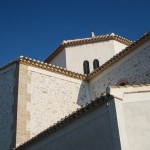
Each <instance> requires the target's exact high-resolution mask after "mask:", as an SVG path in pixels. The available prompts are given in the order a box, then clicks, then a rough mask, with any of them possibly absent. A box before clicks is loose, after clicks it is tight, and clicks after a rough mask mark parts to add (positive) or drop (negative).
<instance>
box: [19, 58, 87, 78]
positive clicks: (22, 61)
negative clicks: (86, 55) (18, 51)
mask: <svg viewBox="0 0 150 150" xmlns="http://www.w3.org/2000/svg"><path fill="white" fill-rule="evenodd" d="M18 62H19V63H20V64H24V65H27V66H32V67H36V68H40V69H43V70H47V71H50V72H54V73H57V74H61V75H64V76H68V77H71V78H74V79H79V80H84V79H85V78H86V75H83V74H80V73H76V72H73V71H69V70H67V69H65V68H62V67H58V66H55V65H51V64H47V63H44V62H41V61H38V60H35V59H31V58H28V57H23V56H21V57H20V59H19V60H18Z"/></svg>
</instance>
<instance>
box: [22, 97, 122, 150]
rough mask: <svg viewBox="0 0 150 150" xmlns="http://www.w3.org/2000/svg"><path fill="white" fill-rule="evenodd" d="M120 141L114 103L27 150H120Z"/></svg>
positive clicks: (86, 115)
mask: <svg viewBox="0 0 150 150" xmlns="http://www.w3.org/2000/svg"><path fill="white" fill-rule="evenodd" d="M112 129H113V130H112ZM118 137H119V134H118V128H117V120H116V112H115V105H114V101H113V100H111V101H109V103H108V104H104V105H102V106H100V107H99V108H95V110H92V111H90V112H89V113H87V114H85V115H83V116H81V117H80V118H78V119H77V120H75V121H72V122H71V123H68V125H67V126H66V127H63V128H60V130H58V131H56V132H55V133H54V134H49V135H48V136H45V138H44V140H39V141H37V142H34V143H33V144H32V145H30V146H27V147H26V148H25V150H33V149H34V150H43V149H44V150H62V149H63V150H92V149H93V150H99V149H100V150H120V141H119V138H118Z"/></svg>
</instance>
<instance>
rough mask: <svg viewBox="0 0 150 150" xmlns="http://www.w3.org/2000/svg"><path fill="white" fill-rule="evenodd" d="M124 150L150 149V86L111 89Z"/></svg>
mask: <svg viewBox="0 0 150 150" xmlns="http://www.w3.org/2000/svg"><path fill="white" fill-rule="evenodd" d="M111 94H113V95H115V96H117V97H119V98H121V99H122V100H116V101H115V105H116V112H117V120H118V127H119V134H120V141H121V148H122V150H127V149H128V150H141V149H143V150H147V149H149V147H150V142H149V141H150V126H149V125H150V86H146V85H145V86H144V85H143V86H141V87H140V86H135V87H127V88H126V87H122V88H115V89H113V88H112V89H111Z"/></svg>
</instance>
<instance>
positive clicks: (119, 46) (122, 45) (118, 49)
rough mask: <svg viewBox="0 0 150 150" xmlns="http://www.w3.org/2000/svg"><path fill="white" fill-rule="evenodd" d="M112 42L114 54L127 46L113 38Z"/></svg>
mask: <svg viewBox="0 0 150 150" xmlns="http://www.w3.org/2000/svg"><path fill="white" fill-rule="evenodd" d="M113 43H114V50H115V54H117V53H119V52H120V51H121V50H123V49H125V48H126V47H127V46H126V45H124V44H122V43H120V42H117V41H115V40H113Z"/></svg>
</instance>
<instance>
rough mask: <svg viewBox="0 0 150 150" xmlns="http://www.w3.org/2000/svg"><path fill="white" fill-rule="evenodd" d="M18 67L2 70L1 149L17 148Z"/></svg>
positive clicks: (0, 78)
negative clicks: (15, 135) (16, 93)
mask: <svg viewBox="0 0 150 150" xmlns="http://www.w3.org/2000/svg"><path fill="white" fill-rule="evenodd" d="M16 76H17V75H16V65H11V66H9V67H7V68H5V69H2V70H0V149H1V150H10V149H12V147H13V146H15V137H14V134H15V125H14V124H16V123H14V122H15V117H16V114H15V109H16V95H15V88H16Z"/></svg>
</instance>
